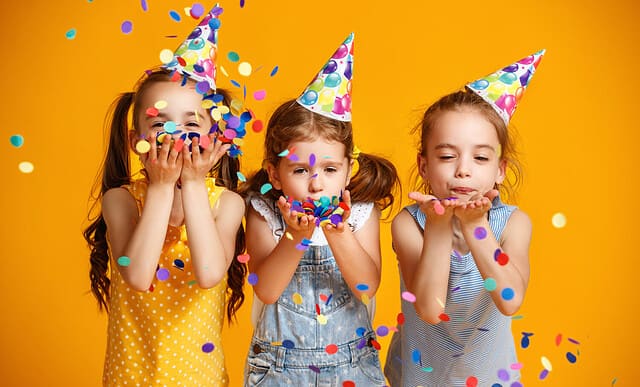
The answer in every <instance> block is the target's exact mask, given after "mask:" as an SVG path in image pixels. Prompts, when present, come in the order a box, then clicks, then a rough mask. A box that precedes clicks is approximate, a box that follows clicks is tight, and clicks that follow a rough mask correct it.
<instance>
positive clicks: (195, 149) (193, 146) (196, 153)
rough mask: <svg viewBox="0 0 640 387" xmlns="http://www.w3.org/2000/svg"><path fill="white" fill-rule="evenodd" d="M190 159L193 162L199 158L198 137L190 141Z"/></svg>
mask: <svg viewBox="0 0 640 387" xmlns="http://www.w3.org/2000/svg"><path fill="white" fill-rule="evenodd" d="M191 157H192V158H193V159H194V160H195V159H199V158H200V137H194V138H192V139H191Z"/></svg>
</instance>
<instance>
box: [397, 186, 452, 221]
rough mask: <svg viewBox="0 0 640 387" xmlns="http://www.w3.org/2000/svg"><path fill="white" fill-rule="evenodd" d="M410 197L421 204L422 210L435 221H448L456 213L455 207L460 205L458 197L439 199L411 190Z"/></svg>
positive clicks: (428, 218)
mask: <svg viewBox="0 0 640 387" xmlns="http://www.w3.org/2000/svg"><path fill="white" fill-rule="evenodd" d="M409 199H412V200H415V201H416V202H417V203H418V205H420V210H421V211H422V212H423V213H424V214H425V215H427V220H428V221H429V222H430V223H433V222H438V223H440V222H448V221H450V220H451V218H452V217H453V214H454V209H455V208H456V207H458V206H459V205H460V203H459V202H458V200H456V199H449V198H447V199H438V198H436V197H435V196H433V195H425V194H423V193H420V192H409Z"/></svg>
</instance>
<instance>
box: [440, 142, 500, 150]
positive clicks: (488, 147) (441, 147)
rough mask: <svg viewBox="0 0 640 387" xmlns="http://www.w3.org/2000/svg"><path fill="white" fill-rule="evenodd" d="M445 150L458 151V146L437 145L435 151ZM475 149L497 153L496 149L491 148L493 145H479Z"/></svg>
mask: <svg viewBox="0 0 640 387" xmlns="http://www.w3.org/2000/svg"><path fill="white" fill-rule="evenodd" d="M445 148H453V149H458V147H457V146H455V145H453V144H448V143H443V144H438V145H436V147H435V149H436V150H438V149H445ZM474 148H476V149H485V148H486V149H489V150H492V151H494V152H495V148H494V147H492V146H491V145H489V144H478V145H474Z"/></svg>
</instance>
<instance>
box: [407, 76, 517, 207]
mask: <svg viewBox="0 0 640 387" xmlns="http://www.w3.org/2000/svg"><path fill="white" fill-rule="evenodd" d="M463 109H473V110H474V111H477V112H479V113H480V114H482V116H483V117H484V118H485V119H486V120H487V121H489V123H491V125H493V127H494V128H495V129H496V134H497V136H498V142H499V144H500V155H499V157H500V162H504V163H505V165H506V171H505V172H506V173H505V179H504V181H503V182H502V184H500V185H499V186H498V187H497V188H498V189H499V191H500V194H501V195H504V197H506V198H509V199H514V198H515V193H516V190H517V188H518V187H519V186H520V184H521V182H522V167H521V165H520V162H519V160H518V157H517V156H518V153H517V151H516V149H515V141H514V136H512V135H510V133H509V127H508V126H507V124H505V122H504V121H503V119H502V117H500V115H499V114H498V113H497V112H496V111H495V110H494V109H493V107H492V106H491V105H489V103H487V102H486V101H485V100H484V99H482V97H480V96H479V95H478V94H476V93H474V92H473V91H471V90H469V89H467V88H466V87H465V88H464V89H463V90H459V91H456V92H453V93H451V94H448V95H445V96H444V97H442V98H440V99H439V100H438V101H436V102H434V103H433V104H432V105H431V106H429V108H427V110H426V111H425V113H424V116H423V117H422V120H421V121H420V123H419V124H418V125H417V126H416V127H414V128H413V129H412V130H411V133H412V134H414V135H415V134H419V143H418V153H419V154H420V155H422V156H426V145H427V139H428V137H429V135H430V133H431V130H432V129H433V128H434V126H435V125H436V123H437V121H438V119H439V118H440V116H441V115H442V114H443V113H445V112H449V111H462V110H463ZM511 130H513V128H512V129H511ZM412 176H413V178H412V180H413V181H414V186H415V187H416V189H418V190H423V191H424V192H429V190H430V187H429V182H428V181H424V179H420V177H419V175H418V173H417V170H416V169H414V170H413V172H412Z"/></svg>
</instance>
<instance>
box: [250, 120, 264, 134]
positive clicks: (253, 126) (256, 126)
mask: <svg viewBox="0 0 640 387" xmlns="http://www.w3.org/2000/svg"><path fill="white" fill-rule="evenodd" d="M263 128H264V123H262V121H261V120H255V121H253V124H251V129H252V130H253V131H254V132H255V133H258V132H260V131H262V129H263Z"/></svg>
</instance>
